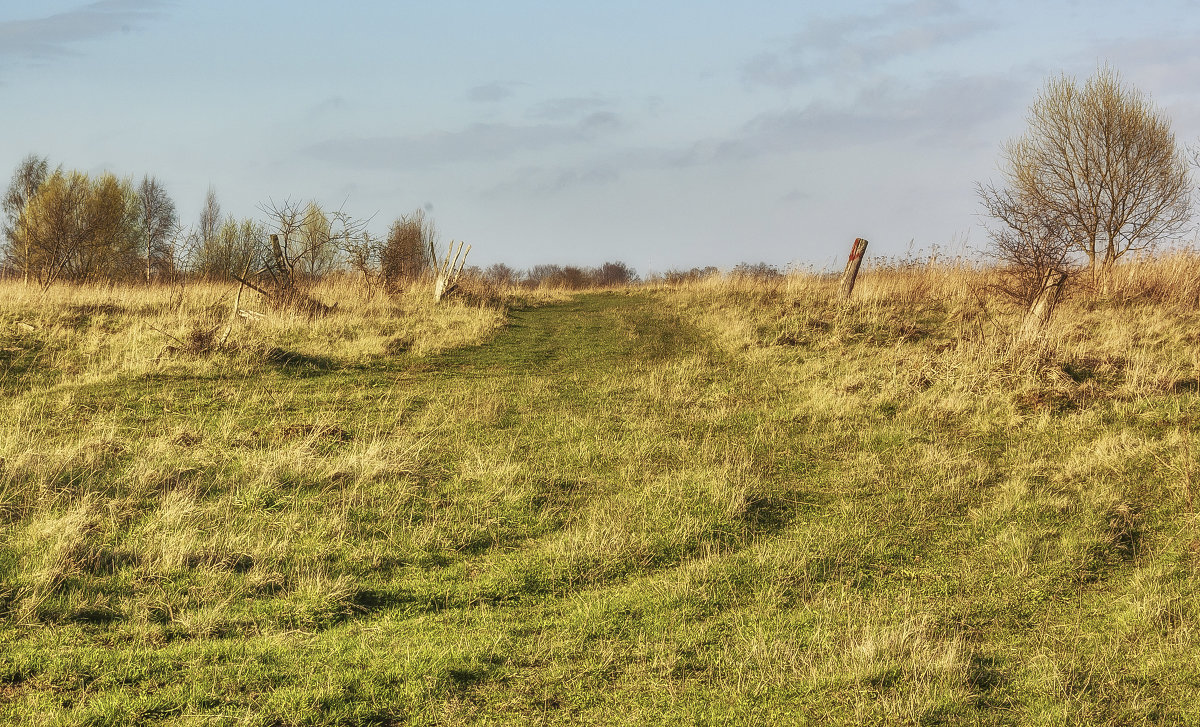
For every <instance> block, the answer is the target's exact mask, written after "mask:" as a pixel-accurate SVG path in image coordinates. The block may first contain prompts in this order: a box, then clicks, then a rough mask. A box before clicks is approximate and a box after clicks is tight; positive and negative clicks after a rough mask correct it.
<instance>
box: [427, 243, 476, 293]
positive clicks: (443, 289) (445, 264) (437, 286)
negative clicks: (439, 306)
mask: <svg viewBox="0 0 1200 727" xmlns="http://www.w3.org/2000/svg"><path fill="white" fill-rule="evenodd" d="M470 252H471V246H470V245H467V249H466V250H463V243H462V242H459V243H458V249H457V251H456V250H455V248H454V241H451V242H450V246H449V247H447V248H446V259H445V260H443V261H442V264H441V265H439V266H438V269H437V278H435V279H434V283H433V300H434V302H441V300H442V296H444V295H445V294H447V293H449V292H450V291H452V290H454V288H455V287H456V286H457V285H458V276H460V275H462V271H463V267H464V266H465V265H466V264H467V255H468V254H469V253H470ZM451 253H453V254H454V257H453V258H451ZM460 256H461V262H460Z"/></svg>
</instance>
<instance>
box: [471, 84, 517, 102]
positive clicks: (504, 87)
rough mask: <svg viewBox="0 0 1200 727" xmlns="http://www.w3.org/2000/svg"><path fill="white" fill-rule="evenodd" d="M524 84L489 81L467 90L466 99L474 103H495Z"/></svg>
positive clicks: (510, 94) (507, 96) (509, 95)
mask: <svg viewBox="0 0 1200 727" xmlns="http://www.w3.org/2000/svg"><path fill="white" fill-rule="evenodd" d="M522 85H524V84H522V83H520V82H518V81H490V82H488V83H484V84H480V85H478V86H474V87H472V88H471V89H470V90H468V91H467V100H469V101H472V102H474V103H497V102H499V101H504V100H505V99H507V98H509V97H511V96H512V95H513V94H514V93H516V90H517V88H519V87H520V86H522Z"/></svg>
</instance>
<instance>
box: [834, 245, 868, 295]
mask: <svg viewBox="0 0 1200 727" xmlns="http://www.w3.org/2000/svg"><path fill="white" fill-rule="evenodd" d="M866 254H867V241H866V240H864V239H862V238H861V237H856V238H854V245H853V246H852V247H851V248H850V259H849V260H847V261H846V272H844V273H842V284H841V287H840V288H839V289H838V297H840V298H841V299H842V300H849V299H850V294H851V293H853V292H854V281H855V280H856V279H857V278H858V268H859V266H860V265H862V260H863V256H864V255H866Z"/></svg>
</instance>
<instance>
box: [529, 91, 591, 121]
mask: <svg viewBox="0 0 1200 727" xmlns="http://www.w3.org/2000/svg"><path fill="white" fill-rule="evenodd" d="M611 107H612V103H611V102H609V101H606V100H605V99H602V98H599V97H596V96H570V97H565V98H551V99H546V100H545V101H542V102H541V103H538V104H536V105H534V106H533V108H531V109H529V112H528V114H527V115H528V116H529V117H530V118H534V119H548V120H551V121H558V120H561V119H570V118H578V117H579V116H580V115H582V114H590V113H596V112H599V111H601V110H603V109H608V108H611Z"/></svg>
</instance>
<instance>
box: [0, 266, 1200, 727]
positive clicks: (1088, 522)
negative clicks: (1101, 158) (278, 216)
mask: <svg viewBox="0 0 1200 727" xmlns="http://www.w3.org/2000/svg"><path fill="white" fill-rule="evenodd" d="M1194 270H1195V263H1194V259H1193V258H1190V257H1187V256H1176V257H1164V258H1160V259H1154V260H1145V261H1138V262H1137V263H1135V264H1131V265H1130V266H1128V267H1126V268H1122V269H1121V270H1120V271H1119V275H1120V276H1123V277H1120V278H1119V280H1118V282H1116V283H1114V284H1113V285H1112V289H1111V290H1110V294H1108V295H1106V296H1100V295H1099V293H1098V292H1097V291H1095V290H1092V289H1089V288H1087V287H1084V286H1080V287H1078V288H1077V289H1075V290H1074V291H1073V292H1072V293H1071V294H1070V295H1069V296H1068V297H1067V299H1066V300H1065V301H1064V302H1063V303H1061V304H1060V306H1059V308H1058V310H1057V311H1056V312H1055V315H1054V317H1053V318H1052V320H1051V322H1050V324H1049V326H1048V327H1046V328H1045V329H1044V330H1043V331H1041V332H1040V334H1039V335H1037V336H1029V335H1024V334H1022V333H1021V324H1022V315H1023V312H1022V311H1021V310H1020V309H1019V308H1018V307H1017V306H1015V305H1014V304H1012V303H1011V302H1009V301H1007V300H1006V299H1004V298H1003V297H1001V296H999V295H998V294H997V292H996V291H997V290H998V289H999V287H998V286H997V285H996V282H997V281H996V276H998V275H1000V273H999V272H997V271H994V270H988V269H977V268H974V267H970V266H966V265H962V264H957V263H954V264H945V265H943V264H941V263H937V264H931V263H928V262H926V263H923V264H921V265H915V264H904V265H899V264H896V265H889V266H886V267H876V268H873V269H872V268H868V269H865V270H864V272H863V273H862V277H861V278H860V282H859V287H858V289H857V290H856V292H855V295H854V298H853V299H852V300H851V301H849V302H844V301H839V300H836V299H835V297H834V294H835V291H836V283H837V281H836V280H831V279H829V278H827V277H823V276H820V275H813V274H793V275H789V276H780V277H775V278H769V279H760V278H755V277H753V276H748V275H740V276H710V277H708V278H705V279H698V280H692V281H688V282H686V283H683V284H676V285H662V284H658V285H649V286H646V287H644V288H640V289H620V290H613V291H608V292H593V293H588V294H585V295H570V294H567V293H565V292H561V291H542V292H536V293H531V292H529V291H523V292H514V293H502V294H500V297H487V296H496V295H497V294H496V292H495V291H494V290H492V291H480V292H479V293H478V295H479V297H477V298H471V297H470V296H468V295H465V294H464V296H463V297H461V298H459V299H458V300H456V301H449V302H448V303H447V304H443V305H440V306H434V305H432V302H431V296H430V295H429V293H428V291H419V290H414V291H412V292H411V293H401V294H397V295H395V296H382V295H367V294H366V292H365V291H356V290H354V289H352V288H350V289H347V288H344V287H337V286H335V287H325V288H316V289H314V290H311V291H309V294H311V295H312V296H314V298H316V299H318V300H321V301H324V302H326V303H329V304H332V303H333V302H335V301H336V302H337V303H338V308H337V310H336V311H334V312H333V313H331V314H330V315H327V316H323V317H320V318H312V319H310V318H308V317H306V316H302V315H294V316H293V315H290V314H286V313H273V312H270V311H259V309H258V308H256V307H255V305H256V303H255V301H254V299H253V296H250V295H247V296H245V297H244V299H243V306H244V307H247V308H250V309H252V310H256V311H259V312H265V313H267V315H266V316H265V317H263V318H262V319H254V320H245V319H237V320H234V319H233V318H232V317H231V312H232V311H231V306H232V296H233V294H234V293H235V292H236V291H235V290H233V289H232V288H227V287H221V286H208V285H204V286H189V287H185V288H181V289H169V288H128V289H120V288H61V289H58V288H54V289H51V290H50V291H48V292H46V293H44V294H43V293H42V292H41V291H38V290H34V289H31V288H25V287H23V286H21V285H19V284H12V283H5V284H4V285H5V286H6V287H5V288H4V290H3V291H0V301H3V303H0V336H3V345H2V346H0V349H2V350H3V352H4V353H3V356H4V358H3V359H0V361H2V363H0V390H2V392H3V394H4V397H3V401H0V721H9V722H15V723H22V724H46V725H50V724H213V723H215V724H242V723H246V724H399V723H406V722H411V723H416V724H444V723H448V724H478V723H513V724H517V723H520V724H526V723H561V724H567V723H571V724H576V723H603V724H613V723H616V724H644V723H661V722H682V723H700V722H706V721H707V722H714V723H764V722H768V721H776V722H784V723H789V724H792V723H800V724H803V723H806V722H807V723H813V724H817V723H833V724H883V723H887V724H892V723H895V724H929V723H971V724H975V723H979V724H1024V723H1032V722H1045V723H1055V724H1058V723H1065V724H1130V723H1140V722H1160V723H1189V722H1195V721H1196V720H1197V719H1200V714H1198V713H1197V711H1196V706H1195V704H1194V698H1193V696H1192V695H1194V694H1195V692H1196V689H1198V688H1200V675H1198V674H1197V671H1196V667H1195V664H1196V663H1197V654H1196V648H1195V645H1194V636H1195V633H1196V629H1197V627H1198V624H1200V600H1198V599H1197V596H1196V593H1197V589H1196V584H1197V578H1200V514H1198V513H1197V511H1196V507H1197V503H1196V496H1197V493H1196V490H1197V484H1196V477H1197V475H1196V471H1197V462H1198V461H1200V460H1198V459H1197V458H1198V457H1200V444H1197V441H1198V440H1197V438H1196V437H1195V435H1194V429H1195V427H1196V424H1195V422H1197V421H1200V418H1198V415H1200V398H1198V397H1200V385H1198V383H1197V382H1200V363H1198V361H1200V359H1197V354H1196V350H1197V349H1196V346H1197V338H1196V336H1195V334H1194V331H1196V330H1200V320H1197V316H1198V315H1200V313H1198V311H1197V306H1196V301H1195V300H1194V299H1193V298H1189V296H1191V295H1192V293H1190V292H1188V290H1187V289H1186V285H1189V284H1190V283H1189V282H1188V280H1189V278H1188V277H1187V276H1189V275H1192V272H1189V271H1194ZM1114 291H1115V292H1114ZM518 296H524V297H518ZM530 296H533V297H530ZM485 298H486V299H485ZM231 322H232V328H230V324H231ZM227 331H228V333H227Z"/></svg>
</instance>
